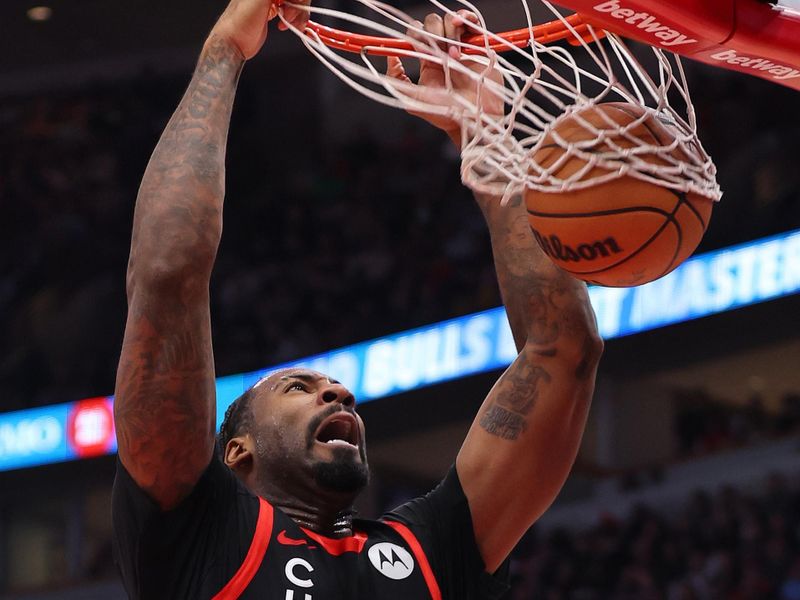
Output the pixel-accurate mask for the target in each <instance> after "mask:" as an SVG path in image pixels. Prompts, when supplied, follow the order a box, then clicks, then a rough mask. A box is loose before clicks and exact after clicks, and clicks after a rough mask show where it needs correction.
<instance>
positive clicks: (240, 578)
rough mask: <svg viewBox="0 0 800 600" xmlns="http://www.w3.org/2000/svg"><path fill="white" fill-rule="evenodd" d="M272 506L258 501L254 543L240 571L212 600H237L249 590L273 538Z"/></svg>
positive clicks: (260, 499)
mask: <svg viewBox="0 0 800 600" xmlns="http://www.w3.org/2000/svg"><path fill="white" fill-rule="evenodd" d="M272 518H273V511H272V505H271V504H270V503H269V502H267V501H266V500H264V499H263V498H259V499H258V520H257V521H256V530H255V533H253V541H252V542H250V549H249V550H248V551H247V556H245V557H244V562H243V563H242V566H240V567H239V570H238V571H236V575H234V576H233V577H232V578H231V580H230V581H229V582H228V583H227V585H226V586H225V587H224V588H222V589H221V590H220V591H219V593H218V594H217V595H216V596H214V598H212V600H236V599H237V598H238V597H239V596H240V595H241V594H242V592H244V591H245V589H247V586H248V585H250V582H251V581H252V580H253V577H255V574H256V571H258V567H260V566H261V561H262V560H264V555H265V554H266V553H267V546H269V538H270V537H271V536H272Z"/></svg>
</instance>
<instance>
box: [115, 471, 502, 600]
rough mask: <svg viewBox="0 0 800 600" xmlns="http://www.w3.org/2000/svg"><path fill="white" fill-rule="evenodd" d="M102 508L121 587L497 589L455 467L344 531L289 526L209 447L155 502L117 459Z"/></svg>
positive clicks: (209, 595)
mask: <svg viewBox="0 0 800 600" xmlns="http://www.w3.org/2000/svg"><path fill="white" fill-rule="evenodd" d="M113 513H114V549H115V558H116V560H117V563H118V566H119V568H120V571H121V574H122V578H123V582H124V584H125V588H126V590H127V591H128V594H129V595H130V597H131V598H137V599H138V598H141V599H146V600H150V599H160V598H164V599H167V598H168V599H169V600H179V599H183V598H186V599H191V600H234V599H237V598H240V599H242V600H401V599H402V600H456V599H457V600H471V599H474V600H478V599H494V598H500V597H501V596H502V595H503V593H504V592H505V591H506V590H507V588H508V586H507V584H506V581H505V580H506V571H507V569H505V568H503V569H501V570H500V571H499V572H498V574H497V575H495V576H490V575H488V574H486V573H485V569H484V566H483V562H482V560H481V558H480V554H479V552H478V550H477V546H476V544H475V539H474V534H473V530H472V522H471V521H472V520H471V517H470V515H469V507H468V505H467V501H466V498H465V497H464V493H463V491H462V489H461V484H460V482H459V480H458V476H457V474H456V472H455V469H451V471H450V473H449V474H448V476H447V477H446V478H445V480H444V481H443V482H442V483H441V484H440V485H439V486H438V487H437V488H436V489H435V490H434V491H432V492H431V493H430V494H428V495H426V496H424V497H422V498H418V499H416V500H413V501H411V502H409V503H407V504H404V505H403V506H400V507H398V508H397V509H395V510H394V511H392V512H390V513H388V514H387V515H384V517H383V518H381V519H380V520H378V521H369V520H360V519H356V520H355V522H354V532H353V535H351V536H349V537H346V538H336V539H334V538H328V537H325V536H322V535H319V534H317V533H315V532H313V531H309V530H306V529H304V528H301V527H299V526H298V525H297V524H296V523H295V522H294V521H293V520H292V519H290V518H289V517H288V516H287V515H286V514H285V513H283V512H282V511H281V510H280V509H279V508H276V507H274V506H272V505H271V504H270V503H269V502H267V501H266V500H264V499H263V498H257V497H255V496H253V495H252V494H250V493H249V492H248V491H247V489H246V488H245V487H244V486H243V485H242V484H241V482H239V480H238V479H237V478H236V476H235V475H234V474H233V473H232V472H231V471H230V470H229V469H228V468H227V467H226V466H225V465H223V464H222V463H221V462H220V461H219V460H218V459H217V458H214V459H213V460H212V461H211V464H210V465H209V467H208V469H207V470H206V472H205V473H204V475H203V477H202V478H201V480H200V481H199V482H198V484H197V486H196V488H195V490H194V491H193V492H192V494H191V495H190V496H189V497H188V498H187V499H186V500H185V501H184V502H183V503H181V505H180V506H179V507H177V508H176V509H174V510H171V511H166V512H163V511H161V510H160V509H159V508H158V507H157V505H155V503H154V502H152V500H150V498H149V497H148V496H147V495H146V494H145V493H144V492H143V491H142V490H141V489H139V488H138V486H137V485H136V483H135V482H134V481H133V479H132V478H131V477H130V475H128V473H127V472H126V471H125V469H124V467H122V465H121V464H118V467H117V478H116V480H115V483H114V496H113ZM500 573H502V574H500Z"/></svg>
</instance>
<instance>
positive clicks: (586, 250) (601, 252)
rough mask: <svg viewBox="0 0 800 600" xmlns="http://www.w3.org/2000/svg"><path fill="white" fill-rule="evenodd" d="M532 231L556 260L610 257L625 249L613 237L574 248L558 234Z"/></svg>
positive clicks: (574, 260)
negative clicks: (543, 233)
mask: <svg viewBox="0 0 800 600" xmlns="http://www.w3.org/2000/svg"><path fill="white" fill-rule="evenodd" d="M532 231H533V234H534V235H535V236H536V241H537V242H539V246H541V248H542V250H543V251H544V253H545V254H546V255H547V256H549V257H550V258H553V259H555V260H560V261H564V262H581V261H584V260H595V259H597V258H608V257H609V256H612V255H614V254H620V253H621V252H623V249H622V248H620V246H619V244H618V243H617V240H615V239H614V238H613V237H607V238H606V239H604V240H598V241H595V242H591V243H588V244H580V245H578V246H577V247H575V248H573V247H572V246H568V245H566V244H564V243H563V242H562V241H561V240H560V239H559V237H558V236H557V235H550V236H546V235H542V234H541V233H539V232H538V231H536V230H535V229H533V230H532Z"/></svg>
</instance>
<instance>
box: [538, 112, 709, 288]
mask: <svg viewBox="0 0 800 600" xmlns="http://www.w3.org/2000/svg"><path fill="white" fill-rule="evenodd" d="M599 111H603V112H604V113H605V115H606V116H607V117H610V118H611V119H612V120H613V121H614V122H616V123H618V124H620V125H626V124H629V123H631V122H632V121H635V120H636V119H638V118H639V117H641V116H642V114H643V112H645V110H644V109H643V108H642V107H640V106H637V105H634V104H627V103H622V102H609V103H605V104H600V105H597V106H593V107H589V108H587V109H585V110H583V111H582V112H581V113H580V115H581V117H583V118H584V119H586V120H587V121H589V122H590V123H591V124H592V125H593V126H594V127H596V128H597V129H605V130H608V134H607V136H606V140H608V139H612V140H613V142H614V143H615V144H617V145H618V146H619V147H622V148H630V147H633V146H634V144H635V142H633V141H631V140H629V139H627V138H625V137H623V136H621V135H620V134H618V133H616V131H615V130H612V129H610V126H609V124H608V123H607V122H606V121H605V120H604V118H603V117H602V115H600V114H599ZM674 127H677V126H676V125H672V124H669V123H667V122H662V120H661V119H660V118H658V117H656V116H655V115H651V116H649V117H648V118H647V119H646V120H644V121H643V122H642V124H641V125H638V126H636V127H634V128H633V129H631V130H630V133H631V134H633V135H635V136H636V137H638V138H640V139H642V140H643V141H644V142H646V143H648V144H651V145H654V146H667V145H669V144H670V143H672V142H673V141H674V139H675V135H676V133H677V129H674V130H673V129H672V128H674ZM554 131H557V132H558V134H559V135H560V136H561V137H562V138H564V139H566V140H568V141H569V142H580V141H585V140H590V139H595V137H596V134H595V133H593V132H591V131H589V130H588V129H586V128H585V127H582V126H581V125H579V123H578V122H577V121H576V120H575V119H574V117H568V118H566V119H564V121H563V122H561V123H559V124H557V125H556V126H555V128H554ZM673 131H675V133H673ZM551 139H552V138H551ZM607 143H608V142H607V141H603V140H599V141H598V142H597V144H596V146H592V147H591V148H590V151H591V150H595V149H596V150H595V151H597V152H603V151H606V150H608V146H606V144H607ZM672 152H673V157H675V158H679V159H684V160H685V159H686V158H687V157H686V155H685V152H684V151H683V150H681V149H680V147H676V149H675V150H673V151H672ZM563 153H564V149H563V148H561V147H560V146H558V145H557V144H556V143H551V144H548V143H547V139H545V143H544V144H543V145H542V147H541V149H540V150H539V151H538V152H537V153H536V154H535V155H534V160H536V161H537V163H538V164H540V165H542V166H543V167H551V166H553V165H555V164H556V161H557V160H559V158H562V159H563ZM642 158H643V159H644V160H647V161H649V162H651V163H654V164H666V161H665V160H664V159H663V158H661V157H659V156H657V155H655V154H651V155H643V156H642ZM585 167H586V162H585V161H584V160H582V159H581V158H579V157H577V156H573V157H569V158H568V159H567V160H564V164H563V165H560V166H558V168H557V170H555V171H554V175H555V176H557V177H559V178H562V179H563V178H567V177H569V176H570V175H574V174H575V173H576V172H578V171H579V170H580V169H581V168H585ZM607 172H608V171H607V170H605V169H603V168H601V167H599V166H595V167H593V168H592V169H590V170H589V171H588V172H587V173H586V174H585V175H584V176H583V177H584V178H590V177H596V176H602V175H603V174H604V173H607ZM525 204H526V205H527V207H528V220H529V222H530V226H531V229H532V230H533V233H534V235H535V236H536V240H537V241H538V242H539V245H540V246H541V248H542V250H544V252H545V254H547V256H548V257H549V258H550V259H551V260H552V261H553V262H554V263H555V264H557V265H558V266H559V267H561V268H562V269H564V270H565V271H568V272H569V273H571V274H572V275H574V276H575V277H578V278H579V279H583V280H585V281H588V282H590V283H597V284H599V285H604V286H609V287H629V286H634V285H640V284H643V283H647V282H648V281H653V280H654V279H658V278H659V277H662V276H664V275H666V274H667V273H669V272H670V271H672V270H673V269H674V268H675V267H677V266H678V265H679V264H681V263H682V262H683V261H684V260H686V259H687V258H688V257H689V256H690V255H691V254H692V252H694V249H695V248H697V244H699V243H700V240H701V239H702V237H703V234H704V233H705V230H706V227H707V226H708V221H709V218H710V217H711V208H712V206H713V204H714V202H713V201H712V200H710V199H709V198H706V197H705V196H701V195H699V194H694V193H684V192H680V191H675V190H672V189H669V188H667V187H663V186H661V185H658V184H655V183H649V182H647V181H642V180H640V179H635V178H633V177H631V176H627V175H626V176H623V177H620V178H618V179H613V180H611V181H609V182H606V183H600V184H598V185H594V186H591V187H588V188H585V189H580V190H574V191H568V192H553V193H548V192H538V191H534V190H528V192H527V193H526V195H525Z"/></svg>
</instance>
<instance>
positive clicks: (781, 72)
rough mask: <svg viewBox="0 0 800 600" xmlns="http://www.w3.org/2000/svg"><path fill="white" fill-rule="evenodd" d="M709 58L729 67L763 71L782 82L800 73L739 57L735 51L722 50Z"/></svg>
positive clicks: (776, 65)
mask: <svg viewBox="0 0 800 600" xmlns="http://www.w3.org/2000/svg"><path fill="white" fill-rule="evenodd" d="M711 58H713V59H714V60H718V61H720V62H724V63H727V64H729V65H738V66H740V67H745V68H747V69H752V70H753V71H764V72H766V73H769V74H770V75H772V77H773V79H777V80H779V81H783V80H786V79H794V78H796V77H800V71H798V70H797V69H793V68H791V67H787V66H786V65H779V64H778V63H774V62H771V61H769V60H767V59H766V58H753V57H752V56H739V55H738V54H737V53H736V50H723V51H722V52H717V53H716V54H712V55H711Z"/></svg>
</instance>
